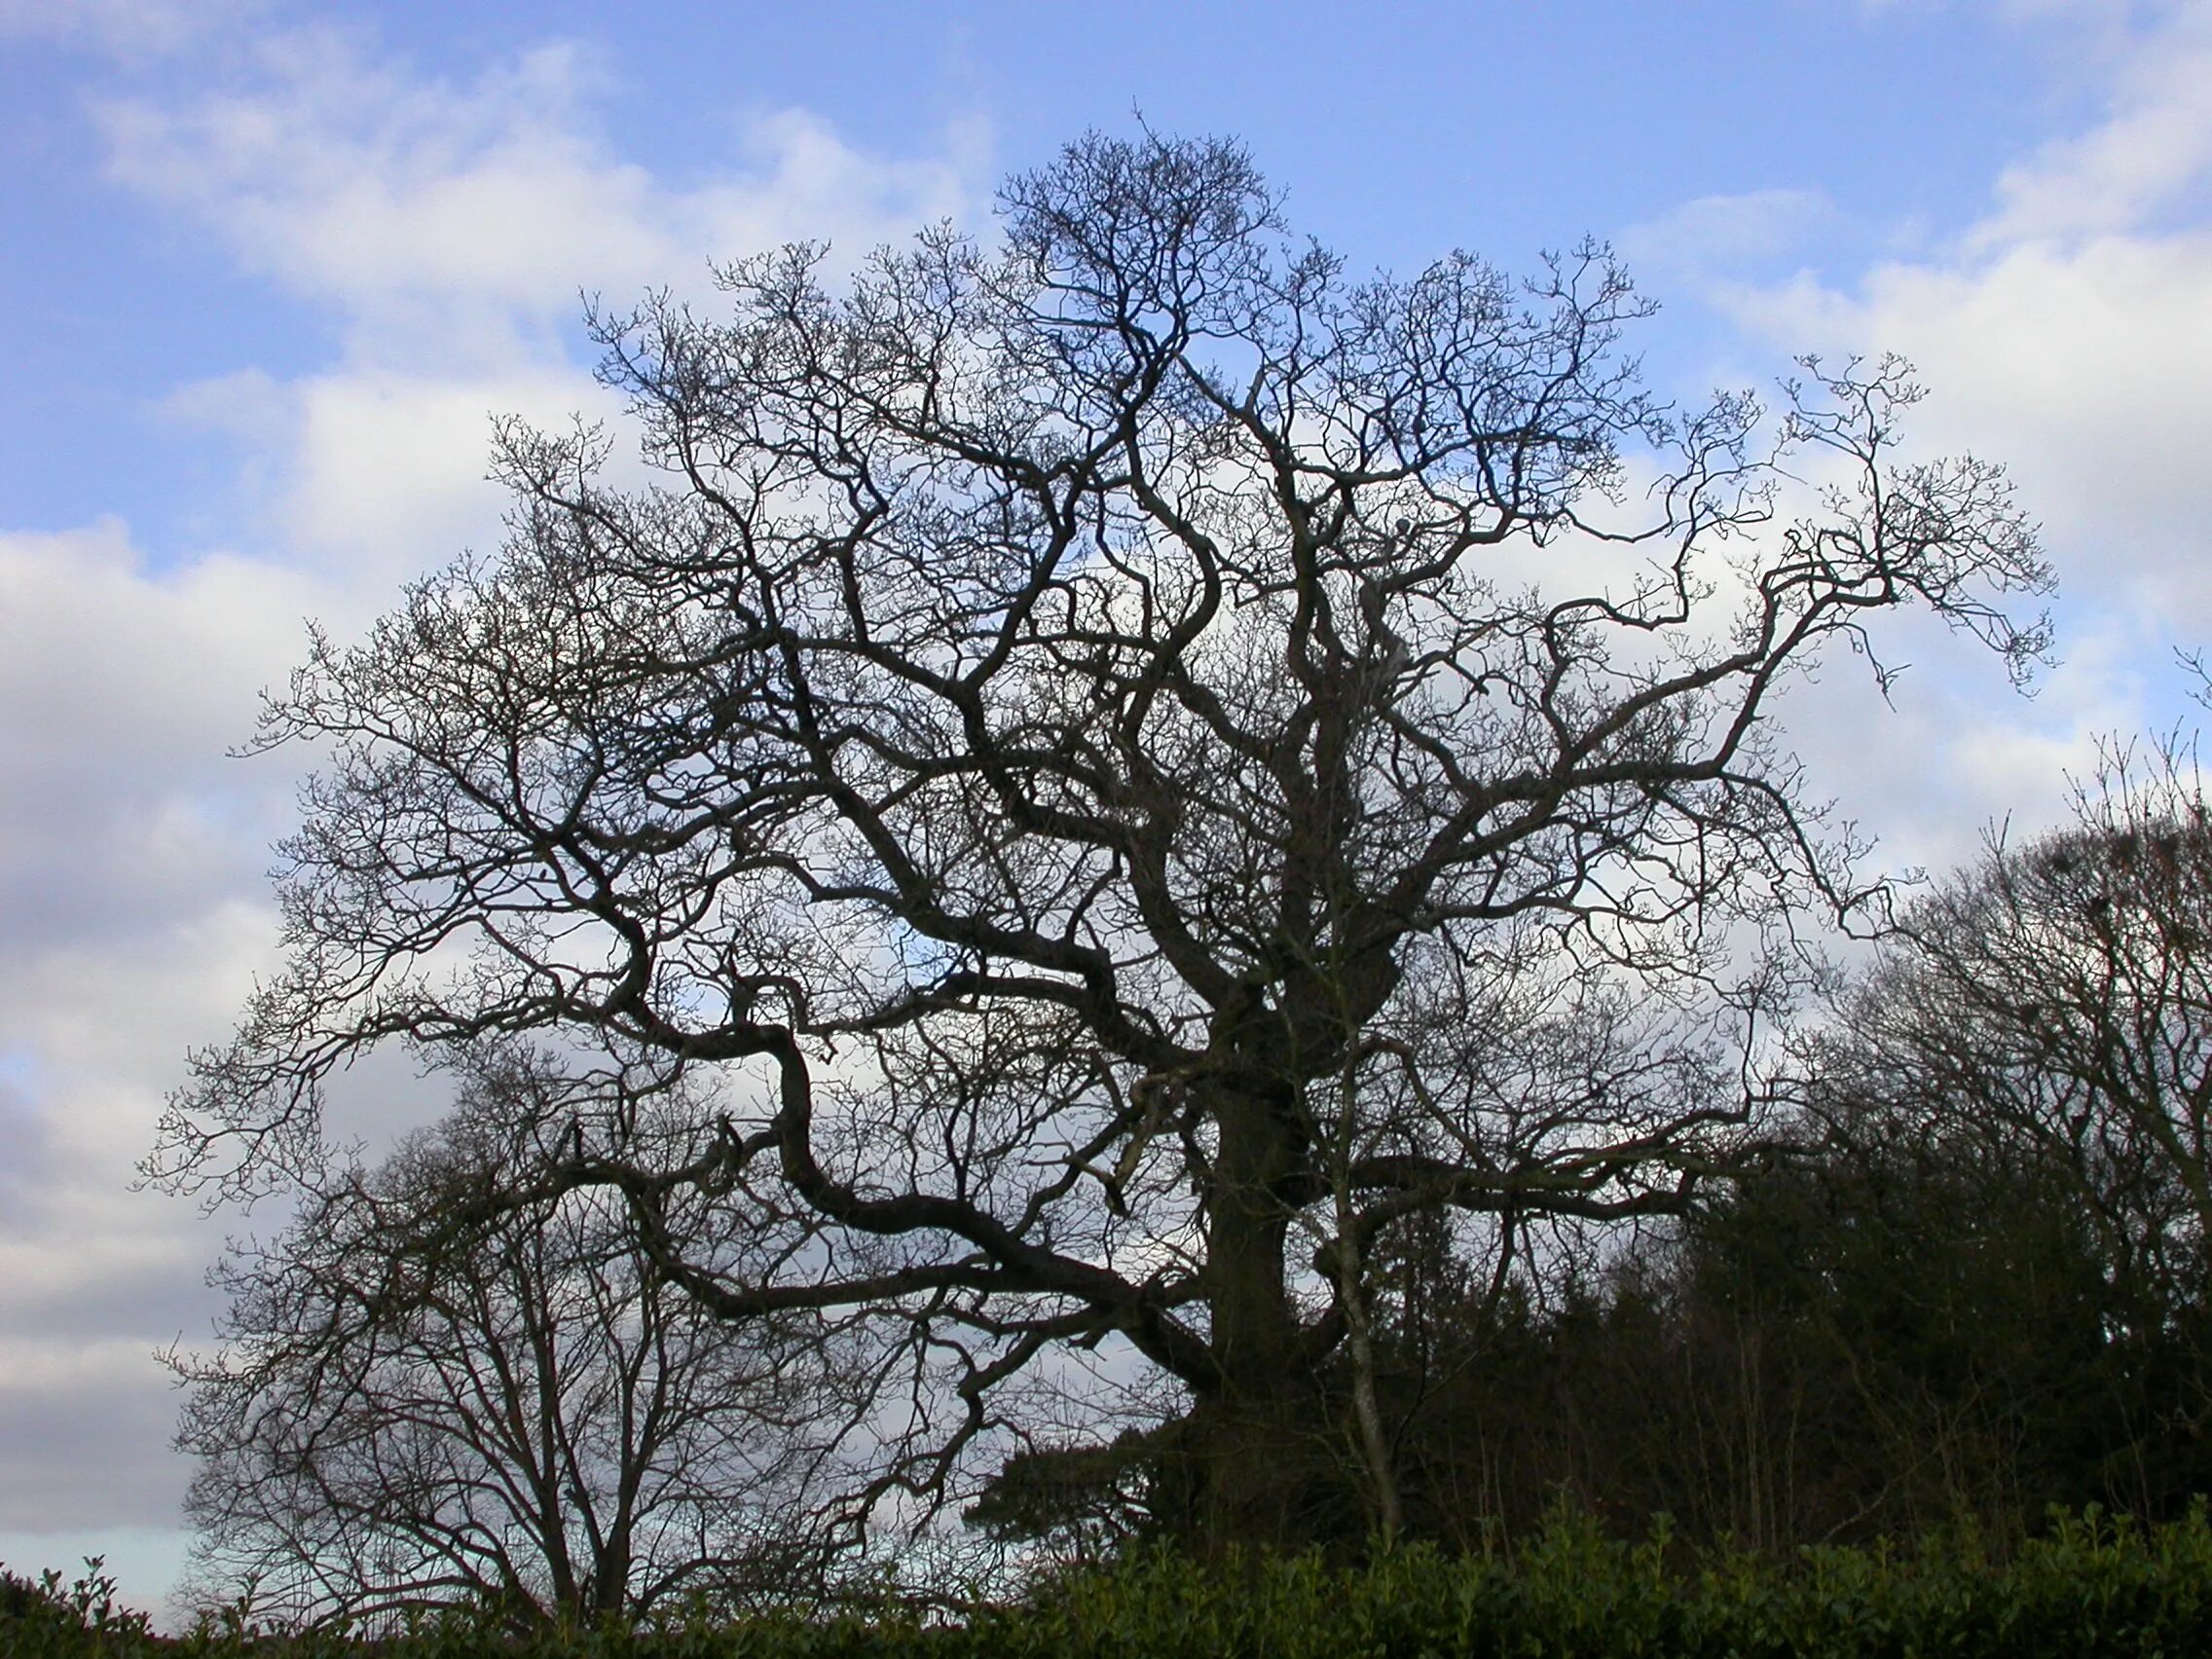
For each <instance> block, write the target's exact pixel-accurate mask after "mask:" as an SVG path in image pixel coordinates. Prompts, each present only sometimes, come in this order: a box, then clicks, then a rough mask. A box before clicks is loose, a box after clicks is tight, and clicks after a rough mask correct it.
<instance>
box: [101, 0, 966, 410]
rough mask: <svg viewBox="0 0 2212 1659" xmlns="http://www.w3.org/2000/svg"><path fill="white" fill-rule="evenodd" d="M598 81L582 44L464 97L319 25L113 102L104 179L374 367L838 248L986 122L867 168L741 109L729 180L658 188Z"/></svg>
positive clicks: (935, 205)
mask: <svg viewBox="0 0 2212 1659" xmlns="http://www.w3.org/2000/svg"><path fill="white" fill-rule="evenodd" d="M604 84H605V77H604V74H603V72H602V71H601V70H600V69H599V68H598V66H597V65H596V63H595V60H594V57H593V55H591V54H590V53H589V52H587V51H586V50H584V49H583V48H582V47H580V46H577V45H574V44H556V45H551V46H545V47H541V48H539V49H537V50H536V51H534V52H531V53H528V54H526V55H523V56H521V57H520V58H517V59H515V60H514V61H512V62H509V63H505V64H502V65H498V66H496V67H494V68H492V69H490V70H487V71H486V72H484V73H483V74H481V75H479V76H478V77H477V78H476V79H474V80H473V81H471V82H467V83H465V84H459V83H454V82H450V81H442V80H430V79H421V78H416V77H413V76H410V75H409V74H407V73H406V72H405V71H403V70H401V69H399V68H396V67H394V66H392V65H390V64H388V63H381V62H377V61H374V60H372V59H371V58H369V57H368V56H367V55H365V54H364V53H363V51H362V50H361V49H360V47H359V46H358V45H357V44H356V43H355V42H354V41H353V40H352V39H351V38H350V37H349V36H347V35H345V34H343V33H341V32H339V31H336V30H330V29H319V30H302V31H293V32H289V33H286V34H283V35H280V36H278V37H276V38H275V39H274V40H272V41H271V42H269V43H268V44H266V45H265V46H263V47H262V49H261V51H260V53H259V74H258V76H257V77H256V79H255V81H254V83H253V84H252V85H251V86H250V87H249V89H248V90H246V91H242V92H219V93H215V94H212V95H207V96H202V97H197V98H185V99H176V100H160V99H154V98H149V97H137V98H127V99H117V100H114V101H111V102H110V103H108V104H107V105H106V106H105V108H104V110H103V120H104V123H105V126H106V129H107V132H108V135H109V139H110V143H111V146H112V163H111V170H112V173H113V175H114V176H115V178H116V179H117V180H118V181H119V182H121V183H123V184H126V185H128V186H129V187H131V188H133V189H136V190H138V191H141V192H143V193H145V194H146V195H148V196H150V197H152V198H153V199H155V200H157V201H159V202H162V203H165V204H166V205H168V206H170V207H171V208H173V209H177V210H181V211H183V212H186V213H188V214H190V215H191V216H193V217H194V218H196V219H198V220H200V221H202V222H203V223H205V224H207V225H208V226H209V227H211V228H212V229H213V230H214V231H215V232H216V233H217V234H218V235H219V236H221V237H222V238H223V239H224V240H225V241H227V242H228V243H229V245H230V246H231V247H232V248H233V249H234V250H235V252H236V253H237V255H238V256H239V257H240V260H241V261H242V262H243V263H244V265H245V266H246V267H247V268H248V269H249V270H251V271H253V272H255V273H257V274H259V275H263V276H269V277H273V278H275V279H276V281H278V282H280V283H281V284H283V285H284V286H285V287H286V288H288V289H289V290H291V291H292V292H294V293H297V294H299V295H302V296H304V297H306V298H309V299H313V300H318V301H323V302H326V303H329V304H332V305H335V306H336V307H338V308H339V309H340V312H341V314H342V316H343V317H344V319H345V323H346V326H347V327H348V329H349V330H350V335H351V338H352V341H353V346H354V350H355V351H356V352H359V351H361V350H368V351H370V352H372V353H373V354H374V355H376V356H377V357H378V358H380V359H381V360H383V361H386V362H387V363H388V362H400V363H412V364H417V365H420V364H422V363H425V362H434V363H436V364H438V365H439V366H440V367H441V368H442V369H444V370H445V371H446V372H449V373H450V372H451V371H452V370H453V368H454V367H455V366H456V365H457V364H469V365H473V364H478V363H487V362H489V363H493V364H499V363H502V362H505V363H511V361H512V360H513V358H514V356H515V355H516V354H517V353H518V352H520V353H524V354H533V355H535V354H542V353H543V352H544V351H545V350H547V349H548V347H549V345H550V346H551V348H552V349H553V350H558V345H557V340H556V341H549V340H548V335H547V331H557V330H558V329H559V328H560V327H561V325H563V324H565V323H567V322H569V321H570V320H571V319H572V317H573V316H574V313H576V310H577V291H578V289H579V288H582V289H586V290H601V289H604V290H605V291H606V292H607V293H608V294H609V295H610V296H613V297H615V298H616V299H620V298H623V297H626V296H629V295H632V294H635V293H639V292H642V291H643V290H644V289H645V288H646V287H648V286H651V285H655V284H661V283H673V284H676V285H677V286H679V287H681V288H697V287H699V286H701V285H702V283H703V278H704V276H705V274H706V268H707V264H708V262H709V260H711V259H718V258H726V257H729V256H732V255H735V254H739V253H744V252H749V251H753V250H755V249H758V248H762V247H766V246H772V245H775V244H777V243H779V242H782V241H785V240H793V239H797V238H801V237H804V238H829V239H831V240H834V241H836V242H837V243H838V244H839V245H840V247H842V248H843V249H844V250H845V251H846V252H847V253H849V254H857V253H859V252H862V251H865V249H866V247H868V246H870V245H872V244H874V243H876V242H879V241H882V240H889V239H894V238H898V237H903V235H905V234H906V233H907V232H909V231H911V230H912V229H913V228H914V227H915V226H917V225H919V224H922V223H926V222H929V221H932V220H936V219H939V218H942V217H946V216H948V215H953V214H956V213H957V212H958V211H959V210H960V208H961V207H962V205H963V203H965V202H966V200H967V198H968V194H969V190H968V183H967V181H968V179H969V177H970V175H971V174H973V173H974V172H975V171H976V170H977V167H978V166H979V164H980V163H981V161H982V159H983V158H982V156H981V153H980V152H981V149H982V139H981V136H980V133H979V131H978V130H977V129H974V128H972V127H961V126H956V127H955V128H954V129H953V130H952V131H951V132H950V133H948V134H947V136H946V140H945V154H943V155H942V156H940V157H937V158H924V159H919V160H892V159H887V158H881V157H872V156H866V155H863V154H862V153H860V152H858V151H856V150H854V149H852V148H851V147H850V146H849V145H847V144H845V143H844V142H843V141H842V140H841V139H839V138H838V137H837V136H836V135H835V133H834V132H833V131H832V130H831V129H830V128H829V127H828V126H827V125H826V124H825V123H823V122H821V121H819V120H817V119H816V118H814V117H812V116H810V115H807V114H805V113H804V112H800V111H790V110H787V111H781V112H775V113H766V114H760V115H757V116H756V117H755V118H754V119H752V120H751V121H749V122H748V123H747V124H746V125H745V127H744V132H743V140H742V144H741V147H740V152H739V154H738V155H737V156H736V157H734V158H731V162H732V164H733V165H731V166H728V167H726V168H725V169H724V170H723V171H721V172H720V173H719V174H716V175H713V176H709V177H706V178H704V179H703V180H701V181H700V182H697V183H695V184H692V185H690V186H688V187H684V188H672V187H669V186H667V185H665V184H663V183H662V182H661V181H659V180H658V179H656V178H655V177H654V176H653V175H652V174H650V173H649V172H647V171H646V170H645V168H643V167H641V166H636V165H635V164H632V163H629V162H625V161H623V160H621V159H620V158H619V157H617V156H615V155H613V154H612V153H611V152H610V151H609V149H608V145H607V143H606V141H605V139H604V138H603V137H602V136H601V135H600V134H599V132H598V131H597V130H596V126H595V122H594V120H593V117H592V101H593V98H594V95H595V94H596V93H597V92H600V91H602V90H603V89H604Z"/></svg>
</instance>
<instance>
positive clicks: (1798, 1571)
mask: <svg viewBox="0 0 2212 1659" xmlns="http://www.w3.org/2000/svg"><path fill="white" fill-rule="evenodd" d="M8 1582H9V1584H10V1585H11V1586H14V1587H17V1588H18V1589H35V1587H29V1586H25V1585H24V1581H22V1580H20V1579H13V1578H11V1579H10V1580H9V1581H8ZM103 1582H104V1581H101V1580H98V1578H97V1575H96V1571H95V1573H93V1574H92V1575H89V1576H88V1579H87V1580H83V1581H80V1583H79V1585H78V1586H76V1587H73V1590H74V1594H72V1593H71V1592H64V1591H61V1590H60V1589H59V1587H58V1586H57V1585H55V1583H54V1582H53V1581H52V1579H51V1577H50V1579H49V1581H48V1584H47V1586H46V1590H47V1594H46V1595H45V1596H44V1598H43V1599H42V1598H41V1597H39V1596H37V1595H35V1594H34V1595H30V1596H28V1597H27V1598H26V1597H24V1596H20V1595H17V1596H12V1597H11V1598H10V1599H8V1600H7V1601H5V1602H0V1654H4V1655H6V1659H18V1656H19V1659H77V1656H78V1655H91V1654H101V1655H109V1654H112V1655H119V1656H129V1659H140V1656H151V1655H154V1654H164V1655H173V1656H183V1655H191V1656H205V1659H225V1656H230V1655H239V1654H253V1655H256V1656H258V1659H339V1656H341V1655H343V1656H347V1659H365V1655H366V1654H367V1653H368V1652H370V1651H372V1650H373V1652H374V1653H375V1655H376V1659H491V1656H493V1655H498V1656H499V1659H845V1656H852V1659H862V1656H866V1659H902V1656H905V1655H915V1656H922V1655H926V1656H928V1659H1061V1656H1063V1655H1065V1656H1069V1659H1140V1656H1141V1659H1217V1656H1229V1655H1238V1656H1247V1655H1248V1656H1251V1659H1261V1656H1267V1659H1277V1656H1279V1659H1324V1656H1325V1659H1363V1656H1383V1655H1389V1656H1392V1659H1395V1656H1398V1655H1405V1656H1408V1659H1415V1656H1425V1655H1437V1656H1443V1655H1471V1656H1484V1659H1488V1656H1496V1659H1539V1656H1541V1659H1555V1656H1556V1659H1573V1656H1587V1659H1662V1656H1665V1659H1676V1656H1680V1659H1692V1656H1697V1659H1707V1656H1710V1659H1762V1656H1766V1655H1774V1656H1777V1659H1779V1656H1781V1655H1808V1656H1819V1659H1830V1656H1832V1659H1846V1656H1851V1659H1858V1656H1861V1655H1865V1656H1869V1659H1871V1656H1875V1655H1882V1656H1897V1659H1904V1656H1908V1655H1909V1656H1920V1655H1926V1656H1929V1659H1935V1656H1937V1655H1943V1656H1957V1659H1974V1656H1980V1655H1992V1656H1995V1655H2003V1656H2005V1659H2039V1656H2042V1655H2050V1656H2052V1659H2059V1656H2064V1659H2083V1656H2089V1655H2104V1654H2114V1655H2118V1654H2126V1655H2145V1656H2149V1655H2168V1656H2171V1659H2191V1656H2195V1655H2203V1654H2212V1524H2208V1523H2207V1519H2206V1515H2205V1511H2204V1509H2203V1507H2202V1506H2201V1505H2199V1506H2198V1507H2197V1508H2196V1509H2195V1510H2194V1511H2193V1512H2192V1514H2191V1515H2190V1517H2189V1519H2188V1520H2186V1521H2184V1522H2181V1523H2177V1524H2176V1525H2173V1526H2170V1527H2161V1528H2157V1529H2153V1530H2138V1529H2135V1528H2132V1527H2130V1526H2128V1525H2127V1524H2126V1523H2124V1522H2116V1521H2114V1520H2112V1519H2110V1518H2107V1517H2104V1516H2100V1515H2098V1514H2095V1513H2094V1512H2092V1513H2089V1514H2087V1515H2083V1516H2079V1517H2073V1518H2066V1519H2059V1520H2056V1521H2054V1523H2053V1525H2052V1527H2051V1529H2050V1530H2049V1531H2048V1533H2047V1534H2046V1536H2044V1537H2042V1538H2040V1539H2037V1540H2035V1541H2033V1542H2031V1543H2029V1544H2027V1545H2026V1546H2024V1547H2023V1548H2021V1549H2019V1550H2018V1551H2016V1552H2014V1553H2013V1554H2012V1555H2010V1556H2009V1558H2008V1559H2005V1560H2002V1561H1996V1560H1991V1559H1989V1558H1988V1557H1987V1556H1986V1555H1985V1553H1984V1552H1983V1551H1982V1550H1981V1549H1980V1548H1979V1547H1978V1546H1977V1545H1976V1543H1975V1541H1974V1540H1973V1539H1972V1537H1971V1536H1964V1535H1954V1536H1948V1537H1945V1538H1941V1539H1936V1540H1931V1541H1929V1542H1926V1543H1924V1544H1922V1545H1919V1546H1916V1547H1913V1548H1910V1549H1876V1550H1861V1549H1823V1550H1809V1551H1805V1552H1803V1553H1802V1554H1801V1555H1799V1556H1798V1557H1797V1558H1795V1559H1793V1560H1790V1561H1788V1562H1775V1561H1771V1560H1767V1559H1764V1558H1760V1557H1757V1556H1753V1555H1749V1554H1740V1553H1733V1552H1727V1551H1719V1552H1706V1553H1703V1554H1701V1555H1697V1556H1694V1557H1688V1558H1686V1559H1685V1558H1683V1557H1682V1556H1681V1554H1680V1552H1677V1551H1676V1550H1674V1549H1672V1548H1671V1547H1670V1545H1669V1542H1668V1540H1667V1539H1666V1538H1665V1536H1664V1535H1661V1536H1656V1537H1654V1538H1652V1539H1650V1540H1647V1541H1646V1542H1644V1543H1641V1544H1636V1545H1627V1544H1620V1543H1616V1542H1612V1541H1609V1540H1607V1539H1606V1538H1604V1536H1603V1535H1602V1534H1601V1533H1600V1531H1599V1530H1598V1529H1597V1528H1596V1527H1595V1526H1594V1525H1593V1524H1591V1523H1590V1522H1588V1521H1586V1520H1582V1519H1579V1518H1575V1517H1571V1516H1562V1517H1559V1518H1556V1519H1555V1520H1554V1521H1553V1522H1552V1523H1551V1524H1550V1525H1549V1526H1548V1527H1547V1528H1546V1529H1545V1530H1544V1531H1543V1532H1542V1533H1541V1535H1539V1536H1538V1537H1537V1538H1535V1539H1534V1540H1533V1541H1531V1542H1530V1544H1528V1545H1527V1546H1526V1547H1524V1548H1522V1549H1519V1550H1517V1551H1512V1552H1505V1551H1500V1552H1498V1553H1496V1554H1493V1555H1490V1556H1483V1557H1469V1558H1463V1559H1448V1558H1445V1557H1441V1556H1439V1555H1436V1554H1434V1553H1432V1552H1430V1551H1427V1550H1424V1549H1408V1550H1402V1551H1397V1552H1393V1553H1390V1554H1387V1555H1385V1556H1383V1558H1382V1559H1380V1560H1379V1561H1377V1562H1375V1563H1374V1564H1372V1565H1370V1566H1368V1567H1363V1568H1358V1569H1352V1570H1340V1569H1336V1568H1332V1567H1327V1566H1325V1565H1323V1564H1322V1563H1321V1562H1319V1561H1318V1560H1316V1559H1312V1558H1302V1559H1297V1560H1271V1561H1262V1562H1258V1563H1255V1564H1252V1565H1250V1566H1248V1567H1244V1568H1241V1569H1235V1568H1233V1569H1232V1570H1229V1571H1226V1572H1224V1571H1208V1570H1205V1569H1201V1568H1199V1567H1196V1566H1194V1565H1192V1564H1190V1563H1189V1562H1187V1561H1184V1560H1180V1559H1178V1558H1175V1557H1171V1556H1167V1555H1153V1556H1145V1557H1141V1558H1139V1559H1136V1560H1133V1561H1131V1562H1128V1563H1126V1564H1124V1566H1122V1567H1118V1568H1116V1569H1114V1570H1112V1571H1109V1572H1103V1573H1096V1574H1090V1575H1087V1576H1082V1577H1077V1578H1072V1579H1069V1580H1067V1581H1065V1582H1063V1583H1060V1584H1057V1585H1054V1586H1051V1587H1050V1588H1048V1589H1046V1590H1044V1591H1042V1592H1040V1594H1039V1595H1038V1596H1037V1597H1036V1598H1034V1599H1033V1601H1032V1602H1031V1603H1029V1604H1026V1605H1023V1606H1020V1607H1010V1608H1005V1609H998V1610H992V1611H989V1612H986V1613H983V1614H980V1615H978V1616H977V1618H975V1619H974V1620H973V1621H971V1622H970V1623H969V1624H968V1625H966V1626H964V1627H946V1626H938V1627H934V1628H929V1627H925V1626H923V1625H922V1624H921V1623H919V1622H918V1621H917V1620H915V1619H914V1618H913V1617H911V1616H909V1615H906V1614H903V1613H900V1612H898V1611H896V1610H891V1611H887V1612H886V1613H885V1614H884V1615H883V1616H880V1617H875V1618H869V1619H865V1620H864V1619H859V1618H850V1619H844V1620H837V1621H829V1622H821V1623H804V1622H799V1621H789V1622H779V1621H756V1622H751V1623H747V1624H743V1625H732V1626H717V1625H710V1624H706V1623H693V1624H677V1625H673V1626H670V1627H666V1628H660V1629H643V1630H614V1629H605V1630H596V1631H571V1632H552V1633H547V1634H545V1635H543V1636H541V1637H537V1638H534V1639H531V1640H529V1641H511V1640H508V1639H502V1638H500V1637H499V1636H498V1635H495V1634H491V1633H488V1632H485V1631H483V1630H480V1629H473V1628H470V1627H469V1626H468V1625H467V1624H466V1623H465V1622H464V1621H461V1620H452V1621H446V1622H444V1623H439V1624H434V1625H430V1626H427V1627H425V1628H423V1629H420V1630H418V1631H416V1632H415V1633H413V1634H411V1635H407V1636H402V1637H395V1638H390V1639H387V1640H386V1641H381V1642H376V1643H367V1642H361V1641H351V1640H349V1639H347V1638H345V1637H342V1636H336V1635H330V1634H323V1635H318V1636H311V1637H301V1638H271V1637H261V1636H256V1635H255V1634H254V1633H252V1632H250V1631H247V1630H243V1629H240V1628H237V1627H236V1625H235V1621H234V1625H233V1627H232V1628H222V1627H212V1628H209V1629H206V1630H203V1631H202V1632H200V1633H199V1634H197V1635H195V1636H192V1637H188V1638H185V1639H182V1640H180V1641H173V1642H170V1641H160V1640H159V1639H156V1638H154V1637H152V1636H150V1635H148V1634H147V1632H146V1628H145V1622H144V1620H143V1619H142V1618H141V1617H139V1616H138V1615H134V1614H119V1613H117V1612H115V1610H114V1609H113V1607H112V1598H111V1597H109V1596H107V1595H105V1594H103V1593H102V1592H101V1589H100V1586H101V1584H102V1583H103ZM88 1585H89V1586H90V1587H91V1588H90V1590H88V1588H87V1586H88Z"/></svg>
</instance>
